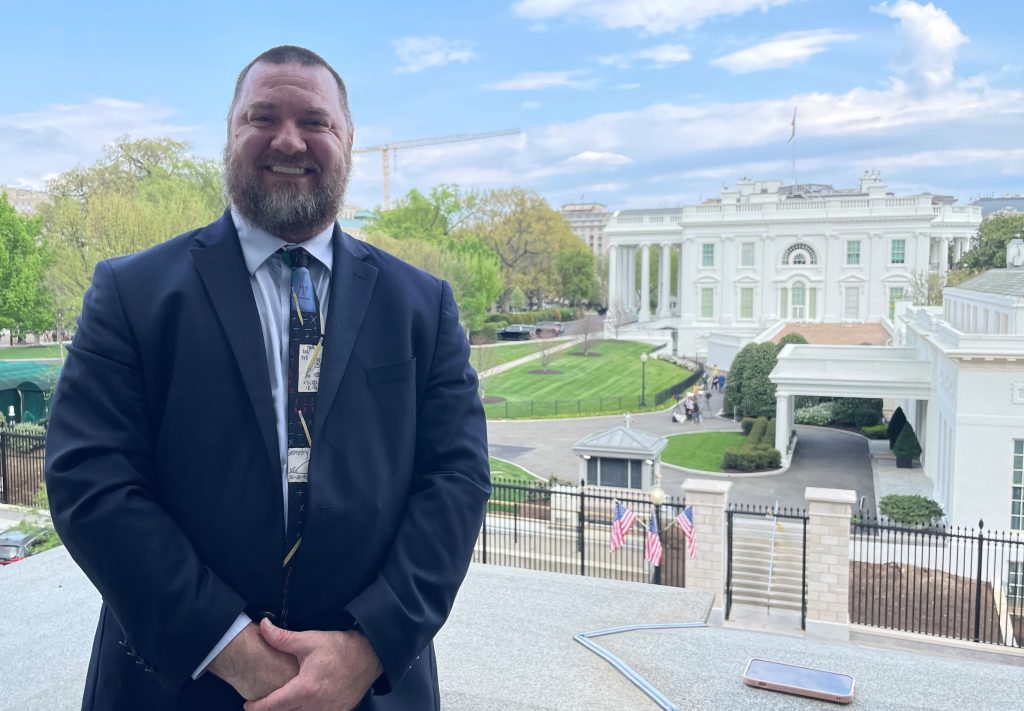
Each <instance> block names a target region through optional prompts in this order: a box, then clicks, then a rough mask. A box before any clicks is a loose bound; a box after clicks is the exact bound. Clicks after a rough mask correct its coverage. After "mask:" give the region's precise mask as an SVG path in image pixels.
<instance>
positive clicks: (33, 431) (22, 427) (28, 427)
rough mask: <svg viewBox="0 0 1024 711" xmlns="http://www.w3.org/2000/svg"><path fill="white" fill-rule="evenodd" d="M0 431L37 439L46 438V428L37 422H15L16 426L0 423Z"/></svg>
mask: <svg viewBox="0 0 1024 711" xmlns="http://www.w3.org/2000/svg"><path fill="white" fill-rule="evenodd" d="M0 431H2V432H8V433H10V434H16V435H30V436H36V437H45V436H46V428H45V427H44V426H43V425H39V424H36V423H35V422H15V423H14V424H2V423H0Z"/></svg>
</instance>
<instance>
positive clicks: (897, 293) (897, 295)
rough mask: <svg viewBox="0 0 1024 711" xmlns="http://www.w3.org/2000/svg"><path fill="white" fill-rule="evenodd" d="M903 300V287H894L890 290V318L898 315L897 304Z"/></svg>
mask: <svg viewBox="0 0 1024 711" xmlns="http://www.w3.org/2000/svg"><path fill="white" fill-rule="evenodd" d="M902 298H903V287H902V286H893V287H890V288H889V318H892V317H893V316H895V315H896V302H897V301H899V300H900V299H902Z"/></svg>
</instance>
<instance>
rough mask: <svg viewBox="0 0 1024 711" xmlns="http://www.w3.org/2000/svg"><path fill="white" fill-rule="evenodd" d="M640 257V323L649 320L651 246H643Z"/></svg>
mask: <svg viewBox="0 0 1024 711" xmlns="http://www.w3.org/2000/svg"><path fill="white" fill-rule="evenodd" d="M642 249H643V252H642V253H641V257H640V321H641V322H643V321H650V320H651V245H649V244H645V245H643V247H642Z"/></svg>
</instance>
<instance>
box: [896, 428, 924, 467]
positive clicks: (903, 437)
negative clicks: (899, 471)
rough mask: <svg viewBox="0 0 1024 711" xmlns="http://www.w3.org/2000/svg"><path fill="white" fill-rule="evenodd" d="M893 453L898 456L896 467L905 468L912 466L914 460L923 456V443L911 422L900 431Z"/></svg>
mask: <svg viewBox="0 0 1024 711" xmlns="http://www.w3.org/2000/svg"><path fill="white" fill-rule="evenodd" d="M892 453H893V454H895V455H896V466H897V467H903V468H906V467H909V466H911V465H912V463H913V460H914V459H915V458H917V457H920V456H921V443H920V442H918V440H917V434H915V432H914V428H913V427H912V426H911V424H910V423H909V422H907V423H905V424H904V425H903V427H902V429H900V434H899V437H897V438H896V443H895V444H894V445H893V447H892Z"/></svg>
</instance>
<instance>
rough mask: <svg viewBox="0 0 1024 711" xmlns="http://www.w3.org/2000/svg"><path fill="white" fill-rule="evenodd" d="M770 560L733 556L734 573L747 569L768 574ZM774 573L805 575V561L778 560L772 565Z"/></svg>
mask: <svg viewBox="0 0 1024 711" xmlns="http://www.w3.org/2000/svg"><path fill="white" fill-rule="evenodd" d="M768 568H769V566H768V561H766V560H758V559H756V558H733V559H732V571H733V574H735V573H736V571H737V570H747V571H751V572H763V573H764V574H765V575H768ZM771 570H772V574H773V575H780V574H782V575H795V576H796V577H798V578H799V577H801V576H802V575H803V561H800V560H786V559H781V560H776V561H775V564H774V565H772V566H771Z"/></svg>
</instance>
